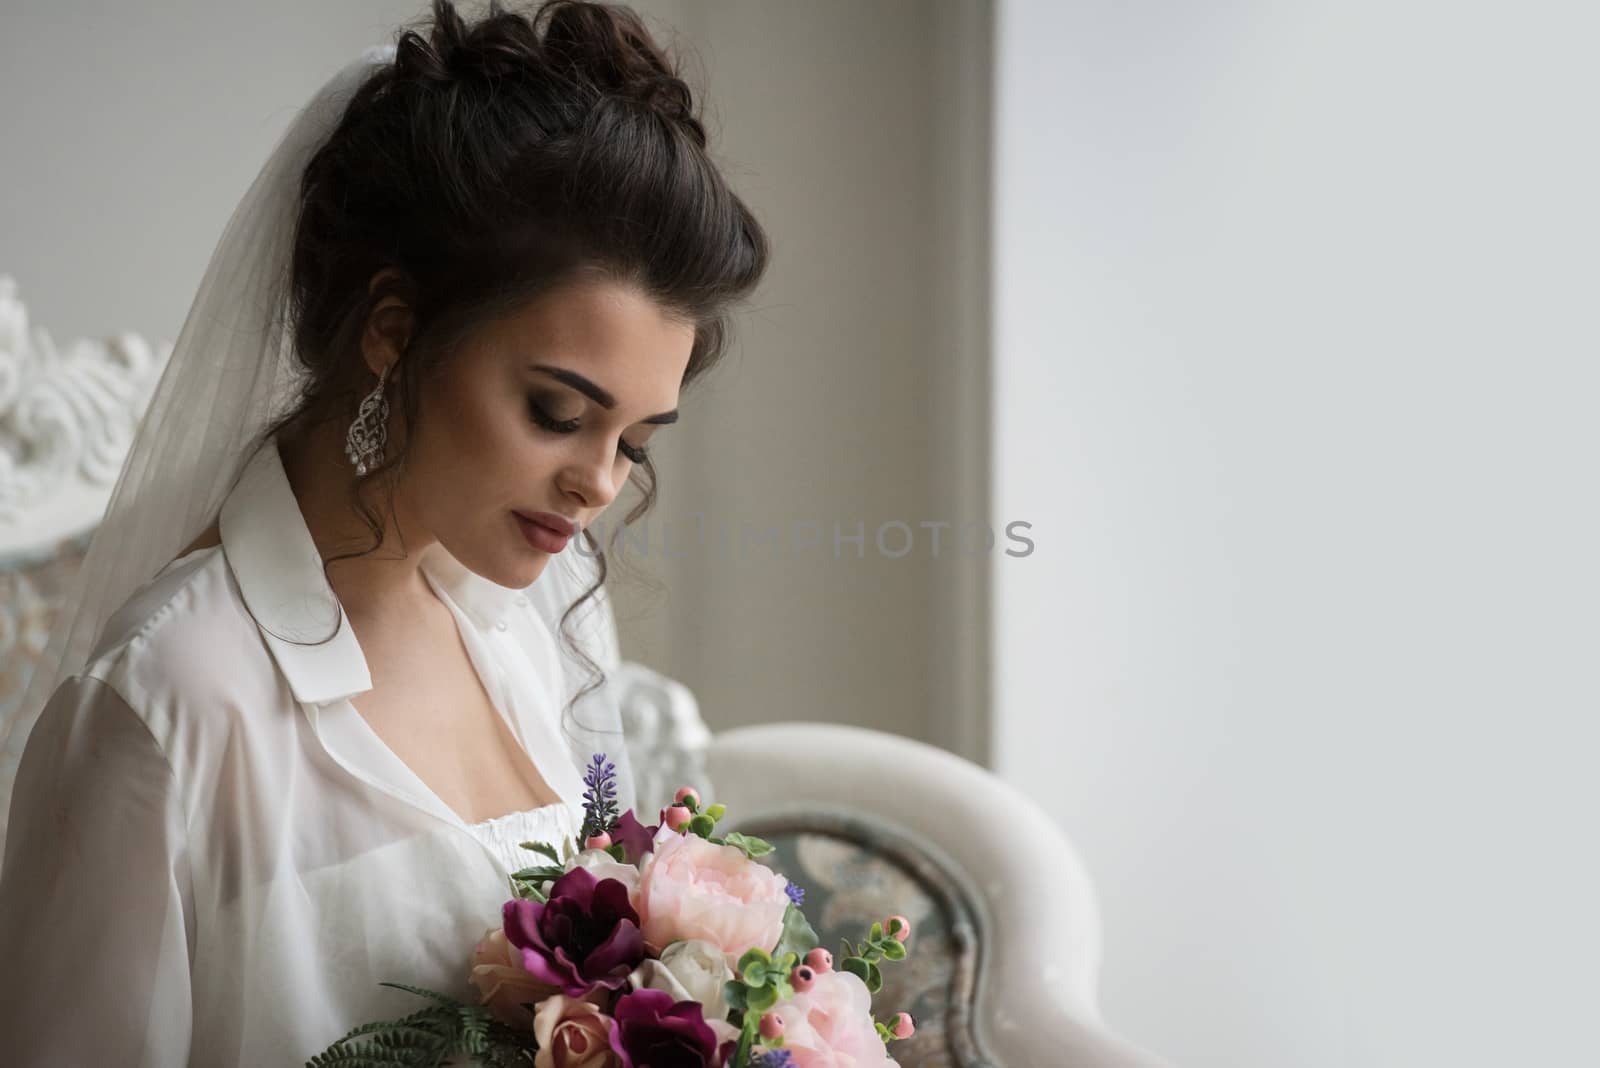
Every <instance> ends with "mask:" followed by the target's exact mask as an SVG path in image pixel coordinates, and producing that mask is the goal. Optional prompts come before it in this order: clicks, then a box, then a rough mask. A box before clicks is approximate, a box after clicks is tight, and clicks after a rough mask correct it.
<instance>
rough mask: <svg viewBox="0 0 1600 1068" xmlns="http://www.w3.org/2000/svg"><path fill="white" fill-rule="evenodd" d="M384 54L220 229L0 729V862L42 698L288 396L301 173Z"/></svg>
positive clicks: (619, 741)
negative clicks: (58, 608)
mask: <svg viewBox="0 0 1600 1068" xmlns="http://www.w3.org/2000/svg"><path fill="white" fill-rule="evenodd" d="M394 56H395V46H394V45H392V44H388V45H377V46H373V47H371V48H368V49H366V50H365V51H364V52H363V53H362V54H361V55H360V56H359V57H358V58H356V59H355V60H353V61H351V62H350V63H348V64H347V65H346V66H345V67H344V68H343V69H341V70H340V71H339V72H338V73H337V74H335V75H334V76H333V77H332V78H331V79H329V80H328V82H327V83H326V84H324V85H323V86H322V88H321V89H319V90H318V91H317V92H316V94H315V95H314V96H313V97H312V99H311V100H310V101H309V102H308V103H307V104H306V105H305V106H304V107H303V108H302V109H301V110H300V112H299V113H298V114H297V115H296V116H295V118H294V119H293V121H292V122H291V123H290V125H289V128H288V129H287V131H286V132H285V133H284V135H283V136H282V138H281V139H280V140H279V142H278V144H277V146H276V147H275V148H274V149H273V151H272V153H271V155H270V156H269V157H268V158H267V161H266V163H265V164H264V165H263V166H262V168H261V172H260V173H259V175H258V176H257V177H256V179H255V181H254V182H253V183H252V184H251V186H250V188H249V190H248V191H247V192H246V193H245V195H244V198H243V199H242V200H241V201H240V203H239V205H238V206H237V207H236V208H235V209H234V212H233V214H232V216H231V217H230V218H229V220H228V224H227V226H226V228H225V229H224V230H223V233H222V237H221V239H220V240H219V241H218V243H217V246H216V249H215V250H214V251H213V253H212V256H211V261H210V263H209V265H208V266H207V269H206V273H205V275H204V276H203V278H202V279H201V282H200V287H199V290H198V291H197V293H196V296H195V299H194V303H193V305H192V306H191V307H190V310H189V314H188V317H187V318H186V319H185V321H184V324H183V328H182V330H181V331H180V332H179V335H178V340H177V342H176V344H175V346H174V348H173V352H172V355H171V357H170V358H169V360H168V363H167V366H166V368H165V370H164V372H163V374H162V377H161V380H160V382H159V383H158V384H157V386H156V389H155V391H154V393H153V395H152V397H151V401H150V404H149V407H148V408H147V409H146V414H145V416H144V418H143V421H142V422H141V424H140V426H139V429H138V431H137V433H136V435H135V437H134V440H133V445H132V447H131V449H130V450H129V453H128V456H127V458H126V460H125V461H124V463H123V467H122V471H121V474H120V475H119V476H118V479H117V483H116V486H115V488H114V489H113V491H112V494H111V499H110V502H109V504H108V505H107V508H106V512H105V515H104V517H103V518H102V520H101V522H100V525H99V526H98V528H97V529H96V531H95V534H94V537H93V540H92V542H91V543H90V546H89V551H88V554H87V556H86V558H85V560H84V563H83V566H82V569H81V571H80V573H79V574H78V576H77V578H76V580H75V582H74V584H73V586H72V589H71V591H70V592H69V594H68V598H67V603H66V604H65V606H64V607H63V610H62V614H61V616H60V617H59V619H58V621H57V623H56V626H55V628H54V630H53V631H52V634H51V638H50V642H49V644H48V646H47V647H46V649H45V650H44V653H43V655H42V657H41V659H40V661H39V663H38V665H37V667H36V669H35V671H34V673H33V675H32V676H31V679H30V682H29V685H28V689H27V692H26V694H24V697H23V700H22V703H21V704H20V705H19V706H18V707H17V711H16V712H15V714H14V715H12V716H11V717H10V718H9V719H8V720H7V721H6V722H5V723H3V724H0V858H3V857H4V844H5V835H6V827H7V825H8V824H9V820H10V814H11V813H10V807H11V796H12V792H13V787H14V785H15V782H16V775H17V768H18V764H19V762H20V760H21V756H22V751H23V746H24V744H25V742H26V740H27V737H28V733H29V731H30V730H31V729H32V727H33V724H34V722H35V721H36V720H37V719H38V717H39V714H40V712H41V711H42V710H43V708H44V706H45V704H46V703H47V702H48V700H49V698H50V696H51V694H53V693H54V692H55V690H56V689H57V687H59V686H60V685H61V683H62V682H63V681H65V680H66V679H68V678H69V677H71V676H72V675H74V674H76V673H78V672H80V671H81V670H82V669H83V667H84V666H85V664H86V663H87V662H88V661H89V659H90V656H91V654H92V653H93V652H94V645H95V642H96V641H97V639H98V637H99V635H100V631H101V628H102V627H103V626H104V625H105V623H106V621H107V619H108V618H110V616H111V615H112V613H114V612H115V611H116V609H117V608H118V607H119V606H120V605H121V604H122V603H123V602H124V601H125V600H126V599H127V598H128V596H129V595H130V594H132V593H133V592H135V591H136V590H137V589H138V588H139V587H140V586H142V585H143V584H144V583H146V582H148V581H149V580H150V579H152V578H153V577H154V576H155V574H156V573H157V571H159V570H160V569H161V568H162V567H163V566H164V565H165V564H166V563H167V562H168V561H170V560H172V559H173V558H174V557H175V556H177V554H178V553H179V551H180V550H181V549H182V548H183V547H184V546H185V545H187V544H188V543H189V542H190V541H192V540H193V539H194V538H195V537H196V536H197V535H198V534H199V533H200V532H201V531H202V530H204V529H205V528H206V526H207V525H209V523H210V522H211V521H212V519H213V518H215V516H216V513H217V511H218V509H219V508H220V506H221V504H222V501H223V499H224V498H225V497H226V496H227V493H228V490H229V488H230V487H231V486H232V484H233V482H234V480H235V478H236V476H237V475H238V473H239V470H240V468H241V466H242V464H243V461H244V460H245V459H246V458H247V457H248V456H249V455H250V454H251V453H252V452H253V451H254V449H255V448H256V447H258V446H260V445H261V444H262V442H263V435H264V432H265V430H266V427H267V426H268V425H269V424H270V423H271V422H272V420H274V419H275V418H277V417H278V416H280V415H282V414H283V413H284V412H286V411H287V410H288V409H289V408H290V407H292V406H293V404H294V402H295V401H296V400H297V399H298V396H299V390H300V387H301V382H300V380H299V372H298V371H297V368H296V367H295V363H294V353H293V342H292V337H291V335H290V333H289V324H288V321H287V308H288V288H289V265H290V253H291V251H292V244H293V238H294V227H295V221H296V213H297V205H298V196H299V182H300V177H301V174H302V173H303V171H304V170H305V167H306V164H307V163H308V162H309V161H310V159H311V156H312V155H313V154H314V153H315V151H316V149H317V148H318V147H319V146H320V145H321V144H322V143H323V141H325V140H326V139H327V137H328V136H329V135H330V134H331V133H332V131H333V129H334V127H335V126H336V125H337V123H338V121H339V118H340V116H341V115H342V114H343V111H344V108H345V105H346V104H347V103H348V102H349V100H350V98H351V97H352V96H353V95H354V93H355V91H356V89H357V88H359V87H360V85H361V84H362V82H363V81H365V79H366V77H367V75H368V74H369V73H371V71H372V70H373V68H374V67H375V66H379V65H383V64H387V63H390V62H392V61H393V59H394ZM568 555H570V554H562V557H566V556H568ZM562 557H557V558H552V560H551V561H550V564H549V565H547V566H546V573H545V576H542V577H541V580H540V581H539V582H537V583H535V584H534V586H533V587H530V591H529V592H530V593H534V594H535V595H536V596H535V600H536V601H538V602H539V603H540V604H541V608H542V611H543V614H544V617H545V619H546V621H547V622H550V623H551V624H552V626H554V623H555V622H556V621H557V620H559V617H560V611H561V610H564V608H565V606H566V605H568V604H571V603H572V601H573V600H575V599H576V596H577V594H578V593H581V591H582V589H583V588H585V586H586V584H584V583H580V582H579V581H578V578H579V576H578V575H577V573H576V571H575V569H574V568H573V567H572V566H571V564H572V563H573V561H567V560H564V559H563V558H562ZM558 564H560V565H563V566H561V567H557V566H555V565H558ZM547 579H548V581H547ZM558 587H559V588H558ZM602 595H603V591H602ZM563 601H564V603H559V604H558V603H557V602H563ZM596 606H597V602H591V603H590V604H587V605H585V606H584V608H583V609H580V610H579V612H578V613H577V614H576V615H575V617H574V618H575V619H577V620H579V623H580V631H581V630H582V624H583V623H587V624H588V625H589V632H590V633H591V634H593V633H595V632H596V622H597V620H596V619H595V617H596V616H597V615H598V613H595V612H592V611H589V609H592V608H595V607H596ZM551 608H555V609H557V610H556V611H554V619H552V615H551V612H550V611H549V609H551ZM585 616H586V617H587V618H580V617H585ZM334 618H337V616H336V615H334ZM598 623H599V630H600V631H601V635H600V637H599V638H598V641H599V642H600V643H601V644H602V646H605V645H606V643H607V642H608V640H609V642H610V645H609V647H608V649H606V650H604V651H607V652H609V654H610V655H609V656H596V655H595V653H594V652H590V653H589V655H590V656H592V657H595V659H596V660H598V661H600V662H601V663H602V664H604V663H605V661H606V660H607V659H611V660H613V661H614V660H615V646H614V635H610V634H607V633H605V631H606V630H607V627H608V624H609V621H608V620H603V619H602V620H599V621H598ZM557 638H558V640H559V635H557ZM583 640H584V639H582V638H580V641H583ZM586 648H587V646H586ZM562 656H563V663H564V664H568V665H576V664H577V663H578V662H577V661H576V660H574V659H572V658H571V657H570V653H569V652H568V650H567V648H566V646H565V643H562ZM575 670H580V671H581V668H577V667H575ZM610 689H611V687H610V686H609V685H608V686H606V687H603V688H602V691H601V694H606V691H609V690H610ZM574 717H575V719H576V721H577V722H578V723H580V724H581V726H580V727H579V728H578V729H576V730H570V729H569V730H568V731H566V732H564V733H565V734H566V735H567V736H568V743H569V746H570V749H571V752H570V754H569V755H570V756H571V758H572V759H573V762H574V763H575V764H576V765H577V766H578V767H580V768H581V767H583V766H584V765H585V764H586V763H587V762H588V758H589V755H590V754H591V753H593V752H597V751H605V752H606V753H607V754H608V756H609V757H610V758H611V759H612V760H613V762H614V763H616V765H617V774H618V780H619V781H618V786H619V791H618V793H619V801H621V802H623V803H624V804H625V806H626V804H631V802H632V793H633V790H632V785H633V784H632V776H631V769H630V768H629V767H628V766H627V762H626V749H625V747H624V745H623V737H622V724H621V715H620V711H619V709H618V706H617V703H616V701H615V700H613V699H610V697H609V695H608V694H606V695H605V697H603V698H602V697H598V696H597V699H595V700H592V701H587V702H580V704H579V705H578V706H577V708H576V709H575V710H574ZM570 726H571V724H569V727H570Z"/></svg>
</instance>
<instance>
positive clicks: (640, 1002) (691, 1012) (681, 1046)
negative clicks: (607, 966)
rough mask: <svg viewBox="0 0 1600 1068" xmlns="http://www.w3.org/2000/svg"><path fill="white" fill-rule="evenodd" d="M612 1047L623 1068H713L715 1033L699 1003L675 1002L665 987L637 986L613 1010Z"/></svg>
mask: <svg viewBox="0 0 1600 1068" xmlns="http://www.w3.org/2000/svg"><path fill="white" fill-rule="evenodd" d="M611 1018H612V1019H613V1020H615V1021H616V1027H615V1028H613V1029H612V1032H611V1048H612V1049H613V1050H615V1051H616V1052H617V1054H618V1055H619V1056H621V1057H622V1068H646V1066H648V1068H716V1066H717V1065H719V1064H721V1063H722V1059H721V1057H720V1055H719V1054H718V1051H717V1036H716V1033H715V1032H714V1031H712V1030H711V1027H710V1025H709V1024H707V1023H706V1020H705V1015H704V1013H703V1012H702V1010H701V1008H700V1003H699V1002H697V1001H675V1000H673V997H672V995H671V994H668V993H667V992H666V991H664V990H635V991H634V992H633V993H631V994H626V995H624V996H623V997H622V998H621V999H620V1000H618V1001H617V1005H616V1008H614V1009H613V1010H612V1011H611Z"/></svg>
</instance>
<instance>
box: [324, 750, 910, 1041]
mask: <svg viewBox="0 0 1600 1068" xmlns="http://www.w3.org/2000/svg"><path fill="white" fill-rule="evenodd" d="M614 775H615V768H614V766H613V765H611V764H610V763H608V762H607V761H606V759H605V756H604V754H599V753H597V754H595V756H594V760H593V763H592V764H591V765H590V767H589V768H588V769H586V772H585V778H584V782H585V785H586V786H587V787H588V789H587V790H586V792H585V793H584V820H583V826H582V828H581V830H580V834H579V836H578V838H574V839H570V840H568V841H565V842H561V843H559V844H555V843H548V842H523V843H522V846H523V848H525V849H528V850H531V851H532V852H533V853H535V854H537V855H538V856H539V858H540V859H541V860H542V861H543V863H538V864H534V865H532V866H530V867H527V868H524V869H522V870H521V871H518V872H516V873H514V874H513V875H512V876H511V880H510V881H511V887H510V889H511V895H512V896H511V899H510V900H508V901H507V902H506V903H505V905H504V907H503V908H502V910H501V925H500V926H499V927H496V928H491V929H489V930H488V931H486V932H485V934H484V936H483V938H482V940H481V941H479V943H478V945H477V947H476V948H475V949H474V951H473V954H472V963H471V965H470V974H469V979H470V981H471V983H472V985H473V986H474V987H476V988H477V990H478V992H479V995H480V1004H476V1005H465V1004H462V1003H461V1002H459V1001H456V1000H455V999H453V998H450V997H447V996H445V995H443V994H438V993H434V992H432V991H429V990H423V989H420V988H417V987H410V986H403V985H401V984H398V983H385V984H383V985H385V986H393V987H397V988H399V989H402V990H406V991H409V992H410V993H413V994H416V995H418V996H420V997H424V998H427V999H429V1001H430V1004H429V1005H428V1006H426V1007H424V1008H422V1009H421V1010H419V1011H417V1012H415V1013H412V1014H411V1015H410V1016H407V1017H405V1018H403V1019H400V1020H393V1021H386V1022H381V1023H369V1024H363V1025H362V1026H360V1027H357V1028H355V1029H354V1030H353V1031H351V1032H350V1033H349V1034H347V1035H345V1036H344V1037H343V1038H341V1039H340V1040H339V1041H337V1042H335V1043H334V1044H333V1045H332V1046H330V1047H329V1048H328V1049H327V1050H326V1051H324V1052H323V1053H321V1054H319V1055H317V1056H316V1057H314V1058H312V1059H311V1060H310V1061H309V1062H307V1064H308V1068H331V1066H336V1065H337V1066H352V1065H374V1066H376V1065H383V1066H390V1065H424V1064H427V1065H437V1064H444V1063H447V1059H449V1058H457V1060H456V1061H455V1063H460V1062H459V1058H462V1057H467V1058H472V1059H474V1060H476V1062H477V1063H479V1064H483V1065H488V1066H496V1065H533V1066H534V1068H782V1066H790V1068H857V1066H865V1065H872V1066H875V1068H877V1066H884V1065H894V1064H895V1063H896V1062H895V1061H894V1059H893V1058H892V1057H890V1056H889V1053H888V1050H887V1045H888V1043H890V1042H892V1041H894V1040H896V1039H902V1038H909V1037H910V1036H911V1034H912V1032H913V1030H914V1025H913V1023H912V1020H911V1017H910V1015H909V1014H907V1013H904V1012H901V1013H896V1014H895V1015H894V1016H893V1017H892V1018H891V1019H890V1020H889V1021H888V1022H887V1023H880V1022H878V1021H876V1020H875V1019H874V1018H873V1016H872V1006H871V999H872V995H873V994H875V993H877V992H878V990H879V988H880V987H881V985H882V982H883V979H882V975H881V972H880V970H879V966H880V964H882V963H883V962H885V961H899V960H904V959H905V957H906V940H907V939H908V938H909V937H910V934H911V925H910V923H909V922H908V921H907V920H906V918H905V917H904V916H890V917H888V919H887V920H885V921H884V922H882V923H874V924H873V925H872V928H871V930H870V931H868V932H867V935H866V938H865V940H864V941H862V942H860V943H859V944H852V943H851V942H849V941H848V940H846V941H845V942H844V943H843V945H842V947H841V956H840V958H839V959H838V961H837V962H836V961H835V959H834V957H833V955H832V954H830V953H829V952H828V951H827V950H826V949H823V948H821V947H820V946H819V945H818V944H817V941H818V940H817V935H816V932H815V931H814V930H813V929H812V927H811V924H810V923H809V922H808V921H807V920H806V917H805V914H804V912H802V911H801V905H802V904H803V903H804V900H805V892H804V891H803V890H802V889H801V888H799V887H798V886H796V885H795V884H794V883H792V882H790V881H789V880H787V879H785V878H784V877H783V876H782V875H780V874H778V873H777V872H774V871H773V870H772V869H771V868H769V867H767V866H766V865H765V864H763V863H761V862H760V861H759V860H758V858H760V857H763V856H766V855H767V854H769V853H771V852H772V846H771V845H770V844H769V843H767V842H764V841H762V840H761V839H759V838H755V837H752V836H749V835H744V834H739V833H737V832H728V833H726V834H723V835H718V834H717V823H718V822H719V821H720V820H721V819H722V818H723V816H724V815H725V810H724V808H723V806H722V805H710V806H708V807H705V808H702V807H701V804H700V798H699V796H698V795H697V794H696V793H695V791H694V790H692V789H690V788H688V787H685V788H683V789H681V790H679V791H678V792H677V799H676V801H675V802H674V803H673V804H672V805H669V806H668V807H666V808H665V809H662V810H661V813H660V817H659V821H658V823H657V824H656V825H654V826H648V825H645V824H643V823H641V822H640V821H639V820H638V818H637V817H636V816H635V815H634V813H633V811H632V810H631V809H630V810H628V811H627V812H623V813H621V814H618V812H617V803H616V797H615V795H616V789H615V783H614ZM580 839H581V841H580ZM469 1063H470V1062H469Z"/></svg>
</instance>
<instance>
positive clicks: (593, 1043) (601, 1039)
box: [533, 994, 622, 1068]
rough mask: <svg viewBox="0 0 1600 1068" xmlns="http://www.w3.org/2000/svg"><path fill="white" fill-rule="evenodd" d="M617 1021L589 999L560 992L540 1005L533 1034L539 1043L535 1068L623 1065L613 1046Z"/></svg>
mask: <svg viewBox="0 0 1600 1068" xmlns="http://www.w3.org/2000/svg"><path fill="white" fill-rule="evenodd" d="M614 1026H615V1024H613V1023H612V1021H611V1018H610V1017H608V1016H606V1015H605V1014H604V1013H602V1012H601V1011H600V1010H599V1008H597V1007H596V1006H594V1005H592V1004H590V1003H589V1002H587V1001H579V1000H578V999H576V998H569V997H567V996H566V995H565V994H557V995H555V996H554V997H551V998H547V999H546V1000H545V1001H544V1002H542V1003H541V1004H540V1005H539V1011H538V1012H536V1013H534V1017H533V1037H534V1040H535V1041H537V1042H538V1043H539V1052H538V1053H537V1054H535V1055H534V1058H533V1065H534V1068H622V1058H621V1057H620V1056H618V1055H617V1053H616V1051H615V1050H613V1049H612V1048H611V1029H612V1027H614Z"/></svg>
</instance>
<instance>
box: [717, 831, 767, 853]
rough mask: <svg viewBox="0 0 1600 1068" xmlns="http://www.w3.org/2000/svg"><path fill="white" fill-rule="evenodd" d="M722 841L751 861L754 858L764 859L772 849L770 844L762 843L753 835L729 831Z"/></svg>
mask: <svg viewBox="0 0 1600 1068" xmlns="http://www.w3.org/2000/svg"><path fill="white" fill-rule="evenodd" d="M723 841H724V842H726V843H727V844H728V845H731V846H734V847H735V848H738V849H742V850H744V855H745V856H747V857H749V858H750V859H751V860H754V859H755V858H756V857H764V856H766V855H767V854H768V853H770V852H772V849H773V846H772V843H771V842H766V841H763V840H762V839H760V838H757V837H755V836H754V835H749V834H740V833H739V832H738V831H729V832H728V833H727V835H726V836H725V837H724V838H723Z"/></svg>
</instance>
